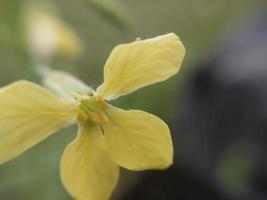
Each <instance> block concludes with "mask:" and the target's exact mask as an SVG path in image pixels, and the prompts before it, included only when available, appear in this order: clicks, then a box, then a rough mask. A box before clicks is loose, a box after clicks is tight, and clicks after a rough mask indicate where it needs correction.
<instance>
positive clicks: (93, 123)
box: [0, 33, 185, 200]
mask: <svg viewBox="0 0 267 200" xmlns="http://www.w3.org/2000/svg"><path fill="white" fill-rule="evenodd" d="M184 54H185V49H184V47H183V45H182V43H181V42H180V40H179V38H178V37H177V36H176V35H175V34H173V33H170V34H166V35H162V36H158V37H155V38H152V39H146V40H141V41H135V42H132V43H129V44H122V45H119V46H117V47H116V48H115V49H114V50H113V51H112V53H111V55H110V57H109V58H108V60H107V62H106V64H105V68H104V82H103V84H102V85H101V86H100V87H98V88H97V91H96V92H95V91H93V90H92V89H90V88H89V87H87V86H84V85H83V83H82V82H81V81H79V80H76V79H75V78H74V77H72V76H70V75H68V74H66V73H64V72H60V71H56V72H47V76H46V78H45V83H46V84H47V85H48V86H50V87H52V89H54V90H55V91H60V92H59V93H60V96H61V97H64V95H62V94H67V93H70V94H71V96H72V97H73V99H72V100H71V101H66V99H69V97H70V96H69V97H68V98H65V97H64V98H63V99H61V98H58V97H56V96H54V95H53V94H52V93H51V92H50V91H48V90H47V89H44V88H42V87H40V86H38V85H36V84H34V83H31V82H28V81H18V82H15V83H13V84H11V85H8V86H6V87H4V88H2V89H1V90H0V114H1V115H0V127H1V128H0V163H4V162H6V161H8V160H11V159H13V158H15V157H17V156H18V155H20V154H21V153H23V152H24V151H26V150H27V149H29V148H30V147H32V146H33V145H35V144H36V143H38V142H40V141H41V140H43V139H45V138H46V137H48V136H49V135H51V134H53V133H54V132H56V131H57V130H58V129H60V128H63V127H66V126H69V125H71V124H74V123H77V124H78V128H79V132H78V136H77V138H76V139H75V140H74V141H73V142H72V143H71V144H69V145H68V146H67V148H66V149H65V151H64V154H63V157H62V160H61V167H60V172H61V178H62V182H63V184H64V186H65V188H66V189H67V190H68V192H69V193H70V194H71V195H72V196H73V197H74V198H75V199H78V200H107V199H109V197H110V195H111V193H112V191H113V189H114V187H115V186H116V183H117V180H118V177H119V167H118V166H121V167H124V168H126V169H130V170H144V169H164V168H167V167H168V166H170V165H171V164H172V160H173V145H172V140H171V135H170V132H169V128H168V126H167V125H166V124H165V123H164V122H163V121H162V120H161V119H159V118H158V117H156V116H154V115H152V114H149V113H146V112H143V111H139V110H128V111H126V110H122V109H119V108H116V107H113V106H111V105H109V104H108V103H107V101H108V100H111V99H115V98H117V97H119V96H123V95H126V94H129V93H131V92H133V91H135V90H137V89H139V88H141V87H144V86H147V85H150V84H153V83H156V82H159V81H163V80H166V79H167V78H169V77H170V76H172V75H174V74H176V73H177V72H178V71H179V68H180V65H181V63H182V60H183V57H184ZM66 83H71V85H69V86H70V89H66V88H69V87H68V86H66Z"/></svg>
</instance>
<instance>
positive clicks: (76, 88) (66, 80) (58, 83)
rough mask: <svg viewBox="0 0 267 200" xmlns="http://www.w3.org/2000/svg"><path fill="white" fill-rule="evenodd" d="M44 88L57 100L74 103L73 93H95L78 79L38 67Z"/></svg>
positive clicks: (58, 71)
mask: <svg viewBox="0 0 267 200" xmlns="http://www.w3.org/2000/svg"><path fill="white" fill-rule="evenodd" d="M39 71H40V73H41V74H42V76H43V84H44V86H45V87H47V88H48V89H50V90H51V91H53V92H54V93H55V94H56V95H57V96H58V97H59V98H62V99H64V100H69V101H74V93H78V94H84V95H93V94H94V93H95V91H94V90H93V89H92V88H90V87H89V86H87V85H86V84H85V83H83V82H82V81H81V80H79V79H78V78H76V77H74V76H72V75H71V74H68V73H66V72H63V71H60V70H51V69H49V68H47V67H42V66H40V67H39Z"/></svg>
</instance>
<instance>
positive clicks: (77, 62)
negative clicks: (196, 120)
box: [0, 0, 264, 200]
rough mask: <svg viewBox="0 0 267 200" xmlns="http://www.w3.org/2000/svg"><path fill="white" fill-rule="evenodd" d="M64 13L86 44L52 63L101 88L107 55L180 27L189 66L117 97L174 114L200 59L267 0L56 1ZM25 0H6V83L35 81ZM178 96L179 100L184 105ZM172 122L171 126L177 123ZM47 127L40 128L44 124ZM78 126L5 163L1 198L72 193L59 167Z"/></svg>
mask: <svg viewBox="0 0 267 200" xmlns="http://www.w3.org/2000/svg"><path fill="white" fill-rule="evenodd" d="M54 2H55V3H56V4H57V6H58V8H59V9H60V12H61V16H62V17H63V18H64V19H65V20H66V22H68V23H69V24H71V26H72V27H73V28H74V29H75V30H76V31H77V33H78V35H79V36H80V39H81V41H82V42H83V44H84V52H83V54H82V55H81V56H80V57H79V58H75V59H74V58H72V59H70V58H59V57H58V58H55V59H54V60H53V61H51V63H50V65H51V66H53V67H54V68H56V69H61V70H65V71H67V72H70V73H72V74H74V75H76V76H77V77H79V78H81V79H82V80H83V81H84V82H86V83H87V84H88V85H91V86H93V88H96V86H97V85H99V84H100V83H101V82H102V72H103V66H104V64H105V60H106V59H107V57H108V55H109V53H110V51H111V50H112V48H113V47H114V46H116V45H117V44H120V43H126V42H130V41H133V40H135V38H137V37H141V38H148V37H152V36H156V35H160V34H165V33H167V32H175V33H176V34H177V35H179V36H180V38H181V40H182V41H183V43H184V44H185V46H186V48H187V55H186V58H185V62H184V64H183V67H182V70H181V72H180V73H179V75H177V76H176V77H174V78H171V79H170V80H168V81H166V82H164V83H160V84H156V85H153V86H149V87H147V88H144V89H142V90H139V91H137V92H135V93H134V94H131V95H129V96H128V97H123V98H121V99H119V100H116V101H114V102H112V103H113V104H115V105H119V106H120V107H123V108H129V107H131V108H136V109H143V110H146V111H149V112H151V113H154V114H157V115H158V116H160V117H161V118H163V119H165V120H169V121H171V119H172V118H173V116H174V115H175V114H176V113H175V112H174V110H175V109H174V108H178V107H179V102H181V101H182V100H183V90H182V88H183V86H185V84H186V83H187V82H186V81H187V80H188V77H190V76H191V75H192V74H193V73H194V69H195V68H194V67H192V66H194V65H195V64H196V63H197V62H198V61H199V60H200V59H202V58H203V57H206V56H209V54H210V52H211V48H212V47H213V46H214V43H215V42H216V39H217V38H218V37H219V36H222V35H223V33H224V32H223V31H224V29H225V28H226V27H227V25H228V24H229V23H231V22H232V21H234V20H237V19H238V18H242V17H244V16H246V15H248V14H249V13H250V12H253V10H254V9H257V8H258V7H260V6H261V4H263V3H264V1H263V0H235V1H231V0H156V1H155V0H146V1H141V0H124V1H122V0H121V1H119V0H113V1H111V0H109V1H107V0H76V1H71V0H55V1H54ZM23 4H24V1H19V0H10V1H9V0H1V2H0V85H1V86H4V85H6V84H9V83H11V82H12V81H15V80H18V79H31V80H36V77H35V75H34V73H33V72H32V68H31V66H30V65H31V62H30V61H29V58H28V57H29V55H27V53H26V52H25V49H24V47H25V46H24V40H23V33H22V31H21V30H22V27H21V26H22V23H21V18H22V15H23V13H22V12H21V8H22V6H23ZM177 103H178V105H177ZM171 127H172V126H171ZM40 128H41V127H40ZM75 132H76V127H72V128H70V129H67V130H63V131H61V132H60V133H57V134H55V135H54V136H52V137H50V138H49V139H48V140H46V141H44V142H42V143H40V144H38V145H37V146H35V147H34V148H32V149H31V150H29V151H28V152H27V153H25V154H23V156H21V157H20V158H18V159H16V160H14V161H11V162H9V163H6V164H4V165H2V166H1V167H0V197H1V199H7V200H9V199H10V200H11V199H12V200H22V199H27V200H31V199H38V200H47V199H57V200H60V199H62V200H63V199H69V198H70V197H69V196H68V195H67V194H66V192H65V190H64V189H63V187H62V185H61V183H60V177H59V173H58V166H59V161H60V157H61V154H62V152H63V149H64V147H65V146H66V144H67V143H68V142H69V141H71V139H72V138H73V137H74V136H75Z"/></svg>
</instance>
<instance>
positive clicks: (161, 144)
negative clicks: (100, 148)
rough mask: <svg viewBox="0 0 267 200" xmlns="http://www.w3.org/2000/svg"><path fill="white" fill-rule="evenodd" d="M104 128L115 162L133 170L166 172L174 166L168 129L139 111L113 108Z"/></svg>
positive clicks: (156, 119)
mask: <svg viewBox="0 0 267 200" xmlns="http://www.w3.org/2000/svg"><path fill="white" fill-rule="evenodd" d="M106 112H107V115H108V117H109V119H110V122H108V123H106V124H104V125H103V128H104V133H105V139H106V144H107V147H108V152H109V153H110V156H111V158H112V160H113V161H114V162H116V163H117V164H118V165H120V166H122V167H125V168H127V169H130V170H143V169H164V168H166V167H168V166H170V165H171V164H172V159H173V145H172V139H171V135H170V132H169V128H168V126H167V125H166V124H165V123H164V122H163V121H162V120H161V119H159V118H158V117H156V116H154V115H152V114H149V113H146V112H143V111H138V110H130V111H125V110H122V109H119V108H114V107H110V108H109V109H108V110H107V111H106Z"/></svg>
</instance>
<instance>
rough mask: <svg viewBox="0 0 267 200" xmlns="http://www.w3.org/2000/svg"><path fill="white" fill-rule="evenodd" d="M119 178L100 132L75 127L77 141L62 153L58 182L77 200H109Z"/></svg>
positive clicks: (84, 126) (116, 168) (91, 126)
mask: <svg viewBox="0 0 267 200" xmlns="http://www.w3.org/2000/svg"><path fill="white" fill-rule="evenodd" d="M118 177H119V167H118V166H117V165H116V164H115V163H114V162H113V161H112V160H111V159H110V158H109V156H108V154H107V151H106V146H105V141H104V138H103V134H102V132H101V129H100V128H99V127H98V126H95V125H92V124H84V125H80V127H79V134H78V137H77V138H76V139H75V140H74V142H72V143H71V144H70V145H69V146H68V147H67V148H66V149H65V152H64V155H63V157H62V160H61V179H62V181H63V184H64V186H65V187H66V189H67V190H68V191H69V193H70V194H71V195H72V196H73V197H74V198H75V199H79V200H88V199H92V200H107V199H109V197H110V195H111V193H112V191H113V189H114V187H115V186H116V184H117V181H118Z"/></svg>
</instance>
